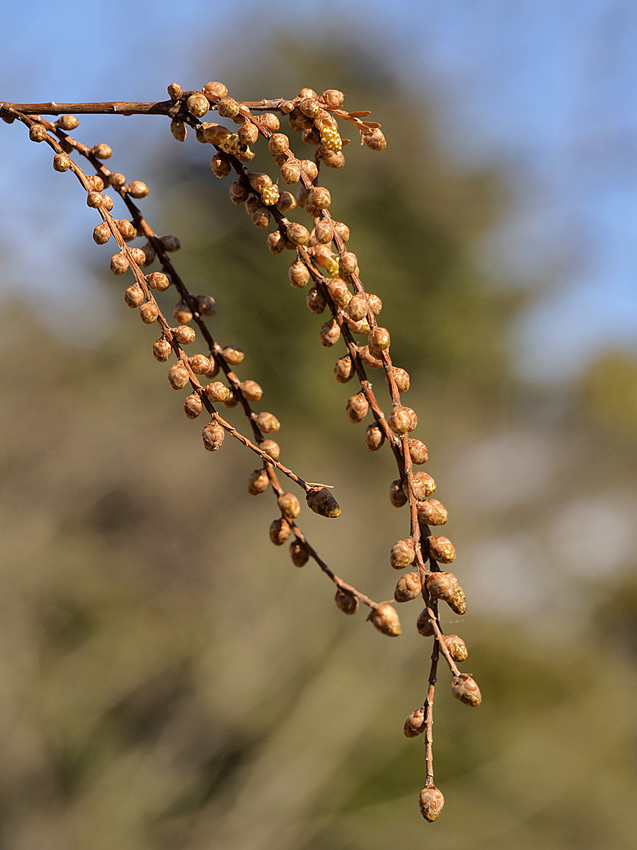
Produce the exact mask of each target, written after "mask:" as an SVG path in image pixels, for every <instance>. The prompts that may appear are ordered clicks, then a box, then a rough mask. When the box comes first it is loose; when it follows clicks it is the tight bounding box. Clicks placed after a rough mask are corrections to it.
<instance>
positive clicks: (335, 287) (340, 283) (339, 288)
mask: <svg viewBox="0 0 637 850" xmlns="http://www.w3.org/2000/svg"><path fill="white" fill-rule="evenodd" d="M327 291H328V293H329V296H330V298H331V299H332V301H333V302H334V304H335V305H336V307H338V308H339V309H341V310H343V309H345V307H347V305H348V304H349V302H350V300H351V298H352V293H351V292H350V291H349V289H348V288H347V284H346V283H345V281H344V280H341V279H340V277H334V278H332V279H331V280H329V281H328V282H327Z"/></svg>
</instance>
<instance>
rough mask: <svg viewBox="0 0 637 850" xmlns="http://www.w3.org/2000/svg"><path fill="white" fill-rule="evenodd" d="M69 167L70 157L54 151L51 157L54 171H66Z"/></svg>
mask: <svg viewBox="0 0 637 850" xmlns="http://www.w3.org/2000/svg"><path fill="white" fill-rule="evenodd" d="M70 167H71V157H70V156H69V155H68V154H65V153H56V154H55V156H54V157H53V168H54V170H55V171H59V172H63V171H68V170H69V168H70Z"/></svg>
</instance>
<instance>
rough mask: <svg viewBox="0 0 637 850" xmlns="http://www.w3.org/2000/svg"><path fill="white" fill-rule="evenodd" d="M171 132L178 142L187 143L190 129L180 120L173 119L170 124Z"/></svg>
mask: <svg viewBox="0 0 637 850" xmlns="http://www.w3.org/2000/svg"><path fill="white" fill-rule="evenodd" d="M170 132H171V133H172V134H173V138H175V139H176V140H177V141H178V142H185V141H186V136H187V135H188V128H187V127H186V125H185V124H184V122H183V121H181V120H180V119H179V118H173V119H172V121H171V122H170Z"/></svg>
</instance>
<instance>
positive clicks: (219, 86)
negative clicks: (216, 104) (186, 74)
mask: <svg viewBox="0 0 637 850" xmlns="http://www.w3.org/2000/svg"><path fill="white" fill-rule="evenodd" d="M202 92H203V94H205V95H206V97H207V98H208V99H209V100H212V101H217V100H218V99H219V98H220V97H225V96H226V95H227V94H228V87H227V86H225V85H224V84H223V83H206V85H205V86H204V87H203V88H202Z"/></svg>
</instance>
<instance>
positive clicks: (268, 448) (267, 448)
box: [260, 440, 281, 460]
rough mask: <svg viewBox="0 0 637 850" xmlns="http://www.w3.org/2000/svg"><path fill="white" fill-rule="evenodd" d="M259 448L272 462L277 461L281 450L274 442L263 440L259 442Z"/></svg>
mask: <svg viewBox="0 0 637 850" xmlns="http://www.w3.org/2000/svg"><path fill="white" fill-rule="evenodd" d="M260 445H261V448H262V449H263V451H264V452H265V453H266V454H268V455H270V457H271V458H272V460H278V459H279V455H280V454H281V449H280V448H279V444H278V443H275V442H274V440H263V441H262V442H261V444H260Z"/></svg>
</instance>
